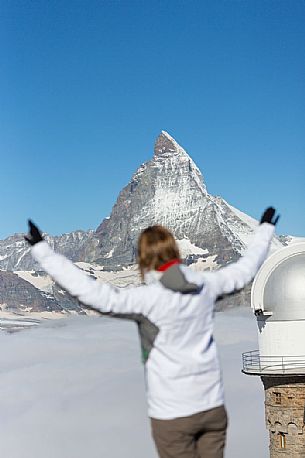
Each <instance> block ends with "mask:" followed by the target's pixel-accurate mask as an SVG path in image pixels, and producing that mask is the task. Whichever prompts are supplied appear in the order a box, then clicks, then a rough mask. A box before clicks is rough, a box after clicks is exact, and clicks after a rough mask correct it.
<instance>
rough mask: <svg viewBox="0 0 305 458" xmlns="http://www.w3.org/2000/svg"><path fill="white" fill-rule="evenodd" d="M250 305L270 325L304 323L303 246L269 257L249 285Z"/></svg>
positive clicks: (297, 245)
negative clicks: (274, 322) (300, 321)
mask: <svg viewBox="0 0 305 458" xmlns="http://www.w3.org/2000/svg"><path fill="white" fill-rule="evenodd" d="M251 303H252V307H253V308H254V310H262V312H263V314H264V315H267V316H269V317H270V318H269V320H270V321H274V320H275V321H277V320H302V319H305V243H304V242H303V243H297V244H294V245H291V246H288V247H285V248H283V249H281V250H279V251H277V252H276V253H274V254H273V255H272V256H270V258H269V259H268V260H267V261H266V262H265V263H264V265H263V266H262V268H261V269H260V271H259V272H258V274H257V277H256V279H255V281H254V283H253V287H252V298H251Z"/></svg>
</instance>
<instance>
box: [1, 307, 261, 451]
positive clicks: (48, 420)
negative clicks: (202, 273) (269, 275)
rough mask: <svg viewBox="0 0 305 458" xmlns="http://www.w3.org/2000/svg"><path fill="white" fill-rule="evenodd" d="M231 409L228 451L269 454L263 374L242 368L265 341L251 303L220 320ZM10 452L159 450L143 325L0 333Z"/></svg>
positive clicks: (5, 444) (100, 321)
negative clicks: (259, 338) (149, 406)
mask: <svg viewBox="0 0 305 458" xmlns="http://www.w3.org/2000/svg"><path fill="white" fill-rule="evenodd" d="M215 335H216V340H217V342H218V344H219V351H220V358H221V361H222V367H223V375H224V382H225V392H226V404H227V409H228V413H229V421H230V426H229V433H228V443H227V451H226V457H227V458H241V457H244V456H247V458H257V456H259V457H260V458H265V457H267V456H268V438H267V433H266V431H265V424H264V394H263V388H262V384H261V382H260V379H259V378H256V377H247V376H245V375H243V374H241V372H240V370H241V352H242V351H247V350H251V349H255V348H256V346H257V344H256V324H255V319H254V317H253V316H252V314H251V312H250V311H248V310H247V311H246V310H238V311H236V310H233V311H229V312H226V313H219V314H217V316H216V324H215ZM0 345H1V353H0V375H1V376H0V426H1V433H0V455H1V456H3V457H9V458H41V457H44V458H70V457H71V458H72V457H73V458H83V457H84V456H88V457H90V458H101V457H107V458H108V457H109V458H120V457H121V456H126V457H128V458H129V457H130V458H143V457H145V458H156V457H157V454H156V452H155V448H154V444H153V442H152V439H151V437H150V425H149V421H148V419H147V414H146V400H145V391H144V377H143V368H142V366H141V363H140V358H141V357H140V349H139V343H138V337H137V332H136V327H135V325H134V324H132V323H128V322H123V321H121V320H111V319H108V318H97V317H92V318H88V317H76V318H70V319H64V320H60V321H53V322H49V323H46V324H44V325H42V326H40V327H39V328H33V329H28V330H25V331H22V332H19V333H15V334H6V333H2V334H1V335H0Z"/></svg>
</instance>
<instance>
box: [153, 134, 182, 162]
mask: <svg viewBox="0 0 305 458" xmlns="http://www.w3.org/2000/svg"><path fill="white" fill-rule="evenodd" d="M173 155H180V156H185V157H186V159H189V155H188V154H187V152H186V151H185V150H184V149H183V148H182V147H181V146H180V145H179V143H177V142H176V140H175V139H174V138H173V137H171V136H170V135H169V133H168V132H166V131H165V130H162V131H161V134H160V135H159V136H158V138H157V140H156V143H155V147H154V156H155V158H158V157H160V156H161V157H162V156H163V157H170V156H173Z"/></svg>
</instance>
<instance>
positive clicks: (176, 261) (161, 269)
mask: <svg viewBox="0 0 305 458" xmlns="http://www.w3.org/2000/svg"><path fill="white" fill-rule="evenodd" d="M175 264H181V259H172V260H171V261H168V262H166V263H165V264H162V266H160V267H159V268H158V269H157V271H158V272H164V271H165V270H167V269H169V268H170V267H172V266H174V265H175Z"/></svg>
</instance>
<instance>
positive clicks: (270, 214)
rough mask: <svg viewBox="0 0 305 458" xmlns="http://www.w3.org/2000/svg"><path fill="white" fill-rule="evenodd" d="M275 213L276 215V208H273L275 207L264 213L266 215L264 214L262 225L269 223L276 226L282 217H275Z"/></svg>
mask: <svg viewBox="0 0 305 458" xmlns="http://www.w3.org/2000/svg"><path fill="white" fill-rule="evenodd" d="M275 213H276V210H275V208H273V207H268V208H266V210H265V211H264V213H263V215H262V217H261V220H260V224H262V223H269V224H273V226H275V225H276V223H277V222H278V220H279V217H280V215H277V216H276V217H275Z"/></svg>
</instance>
